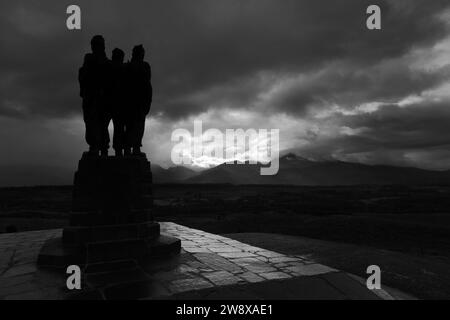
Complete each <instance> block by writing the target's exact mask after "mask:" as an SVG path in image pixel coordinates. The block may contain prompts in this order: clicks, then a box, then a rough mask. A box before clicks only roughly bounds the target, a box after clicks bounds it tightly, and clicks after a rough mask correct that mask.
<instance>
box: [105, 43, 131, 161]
mask: <svg viewBox="0 0 450 320" xmlns="http://www.w3.org/2000/svg"><path fill="white" fill-rule="evenodd" d="M124 56H125V54H124V52H123V51H122V50H121V49H119V48H115V49H114V50H113V51H112V63H111V73H110V80H111V86H110V93H109V98H110V101H111V102H110V106H111V116H112V120H113V124H114V136H113V148H114V151H115V154H116V156H118V157H121V156H123V151H124V149H125V148H126V146H125V130H126V125H127V112H126V111H127V110H126V108H127V101H126V85H125V84H126V74H125V64H124V63H123V60H124Z"/></svg>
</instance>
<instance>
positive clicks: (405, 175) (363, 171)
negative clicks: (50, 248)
mask: <svg viewBox="0 0 450 320" xmlns="http://www.w3.org/2000/svg"><path fill="white" fill-rule="evenodd" d="M261 166H263V165H262V164H248V163H246V164H232V165H230V164H221V165H219V166H216V167H214V168H210V169H206V170H203V171H194V170H192V169H189V168H186V167H183V166H177V167H170V168H167V169H165V168H163V167H161V166H159V165H152V173H153V181H154V182H155V183H185V184H198V183H203V184H210V183H211V184H213V183H215V184H217V183H221V184H223V183H229V184H278V185H280V184H283V185H304V186H319V185H321V186H323V185H325V186H331V185H385V184H402V185H425V184H429V185H440V184H442V185H450V170H447V171H433V170H424V169H418V168H413V167H396V166H388V165H366V164H360V163H352V162H344V161H335V160H334V161H313V160H309V159H305V158H302V157H300V156H298V155H295V154H293V153H288V154H286V155H285V156H283V157H281V158H280V161H279V171H278V173H277V174H276V175H273V176H262V175H260V168H261ZM72 179H73V170H68V169H64V168H53V167H40V166H14V167H11V166H0V186H3V187H4V186H23V185H61V184H66V185H68V184H72V182H73V180H72Z"/></svg>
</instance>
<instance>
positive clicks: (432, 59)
mask: <svg viewBox="0 0 450 320" xmlns="http://www.w3.org/2000/svg"><path fill="white" fill-rule="evenodd" d="M69 4H78V5H79V6H80V7H81V12H82V30H81V31H69V30H67V28H66V17H67V15H66V8H67V6H68V5H69ZM369 4H378V5H379V6H380V7H381V9H382V30H380V31H370V30H367V28H366V18H367V15H366V13H365V12H366V8H367V6H368V5H369ZM95 34H102V35H103V36H104V37H105V39H106V45H107V51H108V54H110V52H111V50H112V49H114V48H115V47H120V48H122V49H123V50H125V51H126V54H127V56H126V58H127V59H128V58H129V53H130V51H131V48H132V47H133V45H135V44H141V43H142V44H143V45H144V47H145V48H146V50H147V57H146V58H147V60H148V61H149V62H150V64H151V65H152V71H153V87H154V101H153V104H152V107H151V111H150V115H149V118H148V121H147V129H146V135H145V137H144V149H145V151H146V152H147V153H148V156H149V158H150V160H151V161H152V162H154V163H158V164H161V165H164V166H170V165H173V164H171V162H170V152H171V149H172V147H173V145H174V143H172V142H171V140H170V136H171V133H172V131H173V130H174V129H176V128H187V129H189V130H191V129H192V128H193V121H194V120H203V126H204V128H209V127H214V128H219V129H221V130H224V129H226V128H244V129H245V128H255V129H271V128H278V129H280V146H281V149H282V150H294V151H295V152H296V153H297V154H299V155H302V156H304V157H310V158H316V159H330V158H333V159H339V160H345V161H356V162H363V163H371V164H375V163H376V164H379V163H383V164H394V165H408V166H418V167H422V168H433V169H450V130H449V128H450V1H448V0H443V1H440V0H433V1H427V0H370V1H365V0H341V1H335V0H284V1H280V0H190V1H186V0H164V1H163V0H161V1H149V0H145V1H112V0H105V1H99V0H96V1H60V0H58V1H56V0H54V1H49V0H40V1H31V0H26V1H20V0H19V1H17V0H16V1H2V2H1V3H0V137H1V139H0V165H3V166H8V165H12V164H15V165H17V164H19V165H20V164H31V163H33V164H38V165H39V164H44V163H45V164H48V165H56V166H67V167H73V168H74V167H75V165H76V163H77V161H78V159H79V158H80V156H81V153H82V151H84V150H85V149H86V148H87V147H86V145H85V142H84V125H83V122H82V119H81V99H80V98H79V96H78V92H79V89H78V83H77V72H78V68H79V66H80V65H81V63H82V59H83V55H84V53H86V52H88V51H89V41H90V38H91V37H92V36H93V35H95Z"/></svg>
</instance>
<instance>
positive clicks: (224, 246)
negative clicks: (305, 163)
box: [0, 222, 387, 299]
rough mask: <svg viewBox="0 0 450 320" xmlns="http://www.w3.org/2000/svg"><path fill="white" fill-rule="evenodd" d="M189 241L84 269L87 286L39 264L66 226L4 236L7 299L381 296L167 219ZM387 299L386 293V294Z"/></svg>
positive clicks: (0, 292) (2, 278)
mask: <svg viewBox="0 0 450 320" xmlns="http://www.w3.org/2000/svg"><path fill="white" fill-rule="evenodd" d="M160 225H161V232H162V233H163V234H167V235H169V236H175V237H178V238H180V239H182V250H181V252H180V254H179V255H176V256H171V257H168V258H161V259H154V260H152V261H147V262H145V263H143V262H137V261H116V262H114V263H106V264H101V263H100V264H90V265H88V266H86V267H84V268H83V269H82V272H83V279H82V290H81V291H70V290H68V289H67V287H66V279H67V278H66V277H67V274H66V273H65V270H63V269H51V270H49V269H45V268H42V267H39V268H38V267H37V265H36V258H37V254H38V252H39V249H40V246H42V244H43V243H44V242H45V241H46V240H48V239H52V238H57V237H59V236H61V233H62V230H61V229H56V230H42V231H32V232H24V233H14V234H2V235H0V250H1V252H2V253H4V254H2V255H0V266H1V269H0V299H178V298H183V297H185V298H189V299H197V298H198V299H209V298H221V299H240V298H242V299H380V298H383V295H382V294H375V293H373V292H371V291H370V290H368V289H367V288H366V287H364V286H363V285H361V283H359V282H358V281H356V280H355V279H353V278H352V277H351V276H349V275H347V274H345V273H343V272H340V271H339V270H336V269H333V268H330V267H328V266H325V265H322V264H318V263H315V262H314V261H311V260H309V259H308V258H307V257H304V256H298V255H285V254H282V253H279V252H275V251H271V250H267V249H265V248H259V247H256V246H251V245H248V244H246V243H242V242H240V241H236V240H233V239H230V238H227V237H223V236H220V235H215V234H211V233H207V232H205V231H201V230H196V229H192V228H189V227H186V226H182V225H179V224H176V223H172V222H162V223H160ZM386 297H387V296H386Z"/></svg>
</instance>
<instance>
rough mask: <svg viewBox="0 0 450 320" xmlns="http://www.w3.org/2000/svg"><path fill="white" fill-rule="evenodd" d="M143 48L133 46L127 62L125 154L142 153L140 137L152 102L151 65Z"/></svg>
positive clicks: (142, 134)
mask: <svg viewBox="0 0 450 320" xmlns="http://www.w3.org/2000/svg"><path fill="white" fill-rule="evenodd" d="M144 56H145V50H144V47H143V46H142V45H137V46H135V47H134V48H133V52H132V57H131V61H130V62H128V63H127V66H126V68H127V70H126V72H127V76H126V79H127V86H128V90H127V96H128V97H127V100H128V102H129V104H128V106H127V109H126V110H127V120H126V147H125V154H130V151H131V150H130V149H131V148H132V149H133V155H143V153H142V152H141V146H142V138H143V136H144V130H145V118H146V116H147V114H148V113H149V111H150V106H151V103H152V94H153V90H152V85H151V67H150V64H148V63H147V62H146V61H144Z"/></svg>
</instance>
